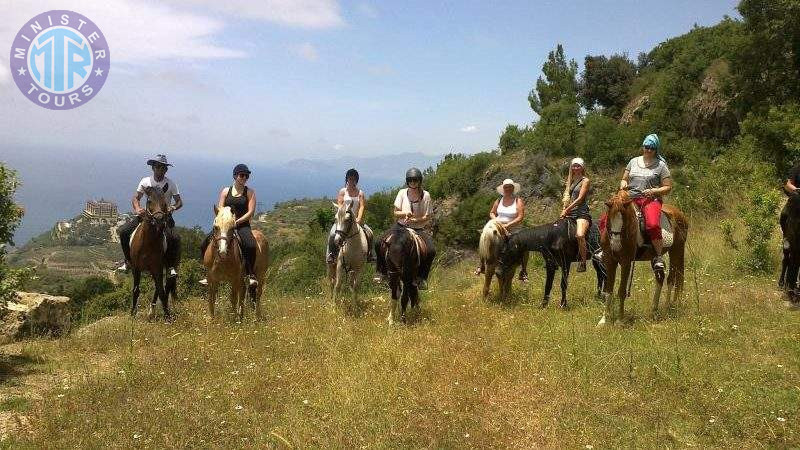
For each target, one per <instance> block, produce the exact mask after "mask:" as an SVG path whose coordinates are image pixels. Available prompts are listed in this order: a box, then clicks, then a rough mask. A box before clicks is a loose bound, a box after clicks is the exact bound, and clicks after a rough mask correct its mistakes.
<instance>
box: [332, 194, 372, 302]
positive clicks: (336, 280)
mask: <svg viewBox="0 0 800 450" xmlns="http://www.w3.org/2000/svg"><path fill="white" fill-rule="evenodd" d="M333 206H334V208H335V209H336V215H335V216H334V220H335V224H336V229H335V234H334V237H333V244H334V245H335V246H337V247H339V254H338V255H337V256H336V261H335V262H334V263H332V264H328V277H329V278H330V279H331V282H332V283H333V284H332V292H331V295H332V297H333V301H334V303H338V298H339V293H340V292H341V289H342V284H343V283H344V282H345V280H346V279H347V277H348V276H349V277H350V287H351V289H352V294H353V299H352V301H353V304H355V302H356V300H357V299H358V284H359V281H360V279H361V270H362V269H363V268H364V264H365V262H366V260H367V251H368V249H369V248H368V244H367V235H366V233H364V229H363V228H362V227H361V226H360V225H359V224H358V223H357V222H356V215H355V213H354V212H353V210H352V207H353V204H352V202H349V201H347V202H344V203H343V204H342V206H339V205H337V204H336V203H334V204H333Z"/></svg>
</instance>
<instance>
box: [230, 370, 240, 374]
mask: <svg viewBox="0 0 800 450" xmlns="http://www.w3.org/2000/svg"><path fill="white" fill-rule="evenodd" d="M231 375H239V371H238V370H234V371H233V372H231Z"/></svg>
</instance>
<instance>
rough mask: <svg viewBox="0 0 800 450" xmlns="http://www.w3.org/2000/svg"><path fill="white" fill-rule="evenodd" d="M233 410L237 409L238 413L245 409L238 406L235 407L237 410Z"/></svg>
mask: <svg viewBox="0 0 800 450" xmlns="http://www.w3.org/2000/svg"><path fill="white" fill-rule="evenodd" d="M233 409H235V410H237V411H241V410H243V409H244V406H242V405H236V407H235V408H233Z"/></svg>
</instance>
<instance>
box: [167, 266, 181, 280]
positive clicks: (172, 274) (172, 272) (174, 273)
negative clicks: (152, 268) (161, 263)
mask: <svg viewBox="0 0 800 450" xmlns="http://www.w3.org/2000/svg"><path fill="white" fill-rule="evenodd" d="M177 276H178V272H177V271H176V270H175V268H174V267H170V268H169V270H168V271H167V277H169V278H175V277H177Z"/></svg>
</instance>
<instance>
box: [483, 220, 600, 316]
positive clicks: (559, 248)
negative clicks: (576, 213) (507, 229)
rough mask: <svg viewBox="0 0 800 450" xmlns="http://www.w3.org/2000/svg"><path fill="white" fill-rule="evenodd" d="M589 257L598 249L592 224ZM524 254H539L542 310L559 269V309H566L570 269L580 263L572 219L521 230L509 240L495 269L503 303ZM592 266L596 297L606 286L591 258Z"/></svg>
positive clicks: (598, 268) (588, 236)
mask: <svg viewBox="0 0 800 450" xmlns="http://www.w3.org/2000/svg"><path fill="white" fill-rule="evenodd" d="M587 244H588V246H589V254H590V255H591V254H592V253H594V250H596V249H597V246H598V230H597V225H595V224H592V226H591V227H590V228H589V233H588V235H587ZM526 251H535V252H539V253H541V255H542V257H543V258H544V262H545V269H546V270H547V278H546V279H545V284H544V298H543V299H542V303H541V307H542V308H544V307H546V306H547V304H548V303H549V301H550V291H551V290H552V289H553V279H554V278H555V274H556V270H557V269H558V268H559V267H560V268H561V302H560V303H559V306H560V307H561V308H566V307H567V285H568V282H569V271H570V265H571V264H572V263H573V262H576V261H578V260H580V253H579V251H578V240H577V238H576V237H575V222H574V221H572V220H571V219H559V220H557V221H556V222H555V223H547V224H544V225H539V226H536V227H533V228H528V229H523V230H520V231H519V232H518V233H516V234H512V235H511V236H509V238H508V240H507V241H506V243H505V245H504V246H503V249H502V250H501V252H500V261H499V262H500V263H499V264H498V266H497V279H498V281H499V284H500V298H501V299H504V298H506V296H507V295H508V294H509V292H510V291H511V280H512V279H513V278H514V271H515V270H516V267H517V266H518V265H519V264H520V263H521V262H522V257H523V254H524V252H526ZM592 265H593V266H594V270H595V272H596V273H597V293H598V295H599V293H600V292H601V290H602V289H603V286H604V285H605V282H606V274H605V270H604V268H603V267H602V265H601V264H600V263H599V262H598V261H596V260H595V259H594V258H592Z"/></svg>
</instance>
